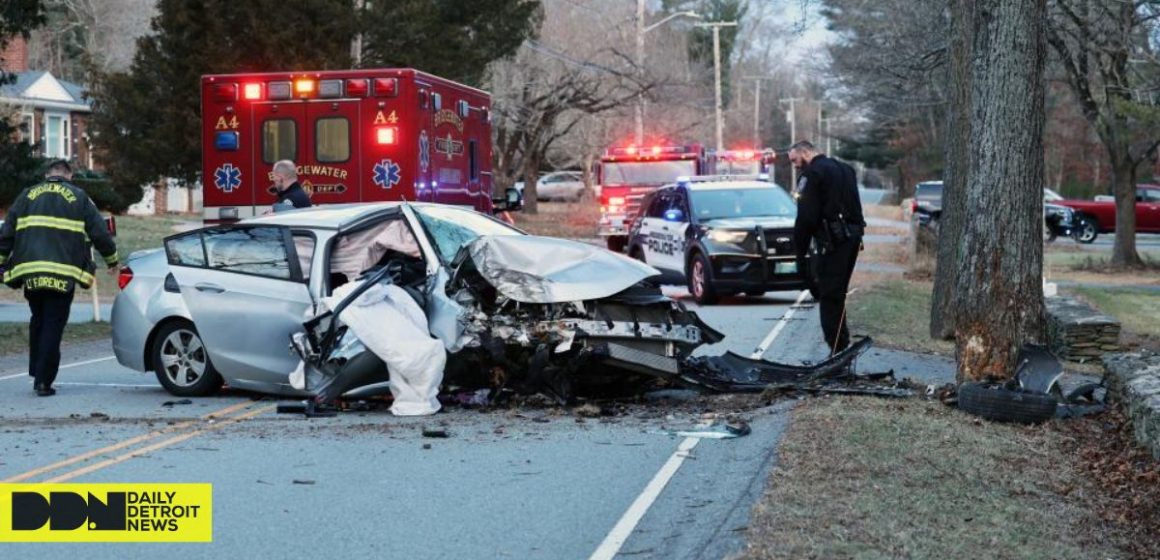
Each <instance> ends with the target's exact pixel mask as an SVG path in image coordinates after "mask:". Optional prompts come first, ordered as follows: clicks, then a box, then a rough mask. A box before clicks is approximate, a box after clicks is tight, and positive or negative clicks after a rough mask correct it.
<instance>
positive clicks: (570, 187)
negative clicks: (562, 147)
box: [515, 171, 600, 202]
mask: <svg viewBox="0 0 1160 560" xmlns="http://www.w3.org/2000/svg"><path fill="white" fill-rule="evenodd" d="M515 188H516V190H518V191H520V194H521V195H522V194H523V192H524V182H523V181H519V182H517V183H516V184H515ZM596 188H597V189H598V188H599V187H596ZM595 194H596V195H599V194H600V192H599V190H597V191H596V192H595ZM582 196H584V174H583V173H581V172H579V171H553V172H551V173H546V174H544V175H541V176H540V178H539V179H538V180H537V181H536V200H561V201H568V202H575V201H578V200H580V197H582Z"/></svg>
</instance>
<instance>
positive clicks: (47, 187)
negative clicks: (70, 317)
mask: <svg viewBox="0 0 1160 560" xmlns="http://www.w3.org/2000/svg"><path fill="white" fill-rule="evenodd" d="M90 245H91V246H92V247H95V248H96V249H97V252H98V253H100V254H101V256H102V258H103V259H104V261H105V264H106V265H107V266H110V267H112V266H116V265H117V245H116V243H115V242H114V241H113V237H112V235H110V234H109V230H108V228H107V226H106V225H105V220H104V218H102V217H101V213H100V212H99V211H98V210H97V206H96V205H95V204H93V201H92V199H90V198H89V196H88V194H86V193H85V191H84V190H82V189H80V188H79V187H77V186H75V185H73V184H71V183H69V182H67V181H65V180H64V179H62V178H60V177H49V178H48V179H46V180H45V181H44V182H43V183H40V184H38V185H35V186H32V187H29V188H27V189H24V191H23V192H21V193H20V195H19V196H17V197H16V200H15V201H14V202H13V203H12V208H10V209H9V211H8V216H7V217H6V218H5V219H4V225H3V226H0V264H2V265H4V267H5V271H4V283H5V284H8V285H9V286H11V287H13V288H18V287H21V286H24V287H25V288H27V289H36V290H39V289H50V290H57V291H71V290H72V289H73V286H74V285H75V284H79V285H80V286H81V287H82V288H88V287H89V286H91V285H92V284H93V271H94V270H95V269H96V266H95V265H94V264H93V262H92V258H91V255H92V252H91V250H90Z"/></svg>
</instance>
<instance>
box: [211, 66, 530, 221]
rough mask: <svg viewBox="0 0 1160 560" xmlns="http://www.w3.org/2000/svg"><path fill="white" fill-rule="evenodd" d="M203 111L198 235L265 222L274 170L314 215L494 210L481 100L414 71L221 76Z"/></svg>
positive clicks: (480, 94)
mask: <svg viewBox="0 0 1160 560" xmlns="http://www.w3.org/2000/svg"><path fill="white" fill-rule="evenodd" d="M201 110H202V111H201V112H202V172H203V174H202V177H203V179H202V180H203V184H204V205H205V210H204V215H203V218H204V221H205V222H206V223H218V222H229V221H234V220H239V219H244V218H248V217H251V216H256V215H262V214H265V213H268V212H270V211H271V210H272V205H273V203H274V202H275V201H276V200H277V194H276V189H275V187H274V185H273V179H272V175H271V169H272V167H273V165H274V163H275V162H277V161H280V160H291V161H293V162H294V163H295V164H296V165H297V167H298V180H299V182H300V183H301V184H302V186H303V188H304V189H305V190H306V191H307V192H308V193H309V194H310V197H311V200H312V202H313V203H314V204H316V205H325V204H334V203H349V202H370V201H395V200H409V201H423V202H438V203H444V204H451V205H458V206H466V207H470V208H473V209H475V210H477V211H479V212H485V213H491V212H492V211H493V210H494V209H496V207H495V204H494V202H496V201H493V200H492V166H491V162H492V153H491V118H490V117H491V98H490V96H489V95H488V93H487V92H484V91H481V90H478V89H475V88H472V87H468V86H465V85H463V84H458V83H455V82H452V81H449V80H445V79H442V78H439V77H436V76H432V75H430V74H426V73H423V72H420V71H418V70H414V69H375V70H368V69H358V70H337V71H320V72H273V73H256V74H255V73H247V74H218V75H207V76H202V79H201ZM509 194H510V193H509ZM499 202H502V203H503V204H501V206H506V205H507V203H508V201H507V198H506V197H505V199H503V200H501V201H499ZM504 209H517V208H516V207H514V205H513V207H511V208H504Z"/></svg>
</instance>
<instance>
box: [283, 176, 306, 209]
mask: <svg viewBox="0 0 1160 560" xmlns="http://www.w3.org/2000/svg"><path fill="white" fill-rule="evenodd" d="M286 201H290V204H293V205H294V207H295V208H308V207H310V195H308V194H306V191H304V190H302V185H299V184H298V181H294V182H293V183H291V184H290V186H289V187H286V190H284V191H282V192H280V193H278V203H279V204H283V203H285V202H286Z"/></svg>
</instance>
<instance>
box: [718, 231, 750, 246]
mask: <svg viewBox="0 0 1160 560" xmlns="http://www.w3.org/2000/svg"><path fill="white" fill-rule="evenodd" d="M746 237H749V232H748V231H729V230H720V229H715V230H711V231H710V232H709V239H710V240H712V241H713V242H715V243H724V244H730V245H740V244H741V243H743V242H744V241H745V238H746Z"/></svg>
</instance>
